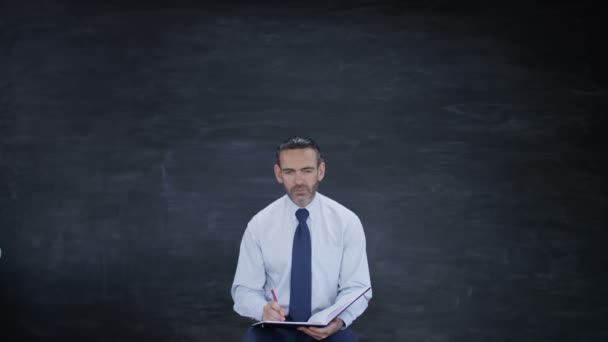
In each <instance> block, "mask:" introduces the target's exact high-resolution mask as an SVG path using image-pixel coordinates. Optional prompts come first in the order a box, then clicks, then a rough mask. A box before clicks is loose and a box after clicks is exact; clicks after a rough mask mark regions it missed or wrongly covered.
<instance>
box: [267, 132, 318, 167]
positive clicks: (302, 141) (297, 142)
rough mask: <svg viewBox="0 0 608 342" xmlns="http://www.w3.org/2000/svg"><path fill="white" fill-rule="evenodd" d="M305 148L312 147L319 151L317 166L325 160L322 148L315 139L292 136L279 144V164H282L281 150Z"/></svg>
mask: <svg viewBox="0 0 608 342" xmlns="http://www.w3.org/2000/svg"><path fill="white" fill-rule="evenodd" d="M303 148H312V149H313V150H315V151H316V152H317V166H318V165H320V164H321V162H322V161H323V159H322V158H321V149H320V148H319V145H317V143H316V142H315V141H314V140H312V139H311V138H308V137H291V138H288V139H287V140H285V141H283V142H282V143H281V144H280V145H279V147H277V165H279V166H280V165H281V159H280V158H279V157H280V154H281V151H284V150H297V149H303Z"/></svg>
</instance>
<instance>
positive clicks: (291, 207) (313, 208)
mask: <svg viewBox="0 0 608 342" xmlns="http://www.w3.org/2000/svg"><path fill="white" fill-rule="evenodd" d="M320 197H321V194H320V193H319V192H316V193H315V197H313V199H312V202H310V203H308V205H307V206H306V207H304V209H306V210H308V212H309V214H310V215H309V218H311V219H312V218H313V217H314V216H315V213H317V212H318V211H319V202H320V201H321V199H320ZM285 198H286V201H287V209H288V211H289V212H290V213H291V216H293V219H294V220H296V221H297V218H296V216H295V213H296V210H298V209H302V208H300V207H298V205H296V204H295V203H293V201H292V200H291V198H289V195H285Z"/></svg>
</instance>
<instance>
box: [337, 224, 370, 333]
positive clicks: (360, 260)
mask: <svg viewBox="0 0 608 342" xmlns="http://www.w3.org/2000/svg"><path fill="white" fill-rule="evenodd" d="M344 234H345V235H344V255H343V256H342V267H341V269H340V278H339V280H338V287H339V293H338V298H337V299H336V301H337V300H339V299H340V298H341V297H342V296H345V295H347V294H349V293H351V292H353V291H357V290H360V289H361V288H365V287H368V286H371V281H370V276H369V267H368V264H367V252H366V242H365V233H364V231H363V226H362V225H361V221H360V220H359V218H358V217H357V216H353V218H352V219H351V220H350V222H349V223H348V224H347V227H346V229H345V233H344ZM371 297H372V290H370V291H368V292H367V293H366V294H365V295H363V296H362V297H361V298H359V299H358V300H357V301H356V302H354V303H353V304H352V305H351V306H350V307H349V308H348V309H346V310H344V312H342V313H341V314H340V315H339V316H338V317H339V318H341V319H342V321H344V328H345V327H348V326H349V325H350V324H351V323H352V322H353V321H354V320H355V319H356V318H357V317H359V316H360V315H361V314H362V313H363V312H364V311H365V309H366V308H367V302H368V300H369V299H370V298H371Z"/></svg>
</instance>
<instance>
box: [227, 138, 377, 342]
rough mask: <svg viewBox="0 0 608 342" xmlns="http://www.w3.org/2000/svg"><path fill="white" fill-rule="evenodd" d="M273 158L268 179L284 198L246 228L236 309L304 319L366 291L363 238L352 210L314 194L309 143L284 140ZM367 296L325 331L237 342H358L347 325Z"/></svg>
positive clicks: (316, 165) (259, 335)
mask: <svg viewBox="0 0 608 342" xmlns="http://www.w3.org/2000/svg"><path fill="white" fill-rule="evenodd" d="M276 157H277V162H276V165H274V175H275V177H276V180H277V182H279V183H280V184H283V186H284V187H285V190H286V192H287V194H286V195H285V196H283V197H281V198H279V199H278V200H276V201H274V202H273V203H271V204H270V205H269V206H267V207H266V208H264V209H263V210H262V211H260V212H259V213H257V214H256V215H255V216H254V217H253V218H252V219H251V221H249V224H248V225H247V229H246V230H245V233H244V235H243V239H242V241H241V247H240V254H239V259H238V264H237V269H236V274H235V277H234V282H233V284H232V298H233V299H234V310H235V311H236V312H237V313H239V314H240V315H241V316H245V317H250V318H253V319H255V320H274V321H281V320H288V321H306V320H308V318H309V317H310V316H311V314H315V313H316V312H318V311H320V310H322V309H324V308H327V307H329V306H331V305H332V304H334V303H335V301H336V300H337V299H338V298H341V297H342V296H346V295H348V294H349V293H352V292H356V291H358V290H361V289H362V288H367V287H369V286H370V277H369V269H368V265H367V254H366V251H365V235H364V232H363V227H362V226H361V222H360V221H359V218H358V217H357V216H356V215H355V214H354V213H353V212H352V211H350V210H348V209H347V208H345V207H344V206H342V205H340V204H338V203H337V202H335V201H333V200H331V199H329V198H328V197H325V196H323V195H321V194H320V193H318V192H317V188H318V187H319V183H320V182H321V181H322V180H323V178H324V176H325V162H324V161H323V159H322V158H321V151H320V149H319V146H317V144H316V143H315V142H314V141H313V140H312V139H310V138H302V137H293V138H289V139H287V140H286V141H285V142H283V143H282V144H281V145H279V147H278V149H277V155H276ZM275 294H276V301H275V299H274V297H275ZM369 298H371V291H369V292H367V296H366V298H364V297H361V298H360V299H359V300H357V301H356V302H355V303H353V304H352V305H351V306H350V307H349V308H348V309H346V310H345V311H344V312H342V313H341V314H340V315H338V317H337V318H336V319H334V320H333V321H332V322H331V323H330V324H329V325H328V326H326V327H323V328H314V327H310V328H307V327H300V328H298V329H297V330H295V329H284V328H259V327H255V328H254V327H250V328H249V329H248V330H247V332H246V333H245V337H244V339H243V341H245V342H253V341H256V342H261V341H294V340H295V341H314V340H322V339H326V341H331V342H338V341H339V342H343V341H344V342H346V341H349V342H351V341H356V340H357V338H356V336H355V335H354V333H353V332H352V330H351V329H350V325H351V323H352V322H353V321H354V320H355V319H356V318H357V317H358V316H359V315H361V314H362V313H363V311H365V309H366V308H367V300H369Z"/></svg>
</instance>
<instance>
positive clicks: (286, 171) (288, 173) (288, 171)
mask: <svg viewBox="0 0 608 342" xmlns="http://www.w3.org/2000/svg"><path fill="white" fill-rule="evenodd" d="M283 173H284V174H286V175H291V174H293V171H291V170H285V171H283Z"/></svg>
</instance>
